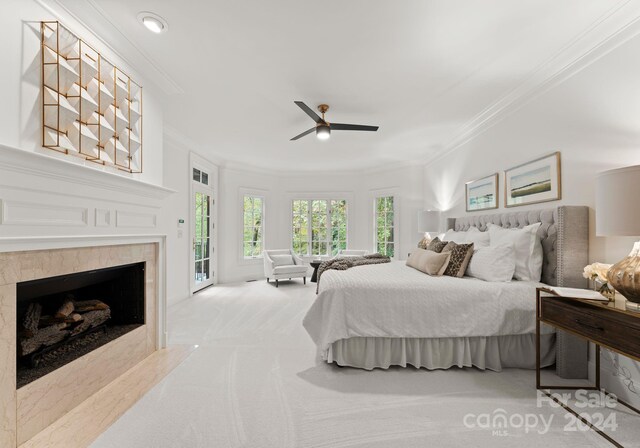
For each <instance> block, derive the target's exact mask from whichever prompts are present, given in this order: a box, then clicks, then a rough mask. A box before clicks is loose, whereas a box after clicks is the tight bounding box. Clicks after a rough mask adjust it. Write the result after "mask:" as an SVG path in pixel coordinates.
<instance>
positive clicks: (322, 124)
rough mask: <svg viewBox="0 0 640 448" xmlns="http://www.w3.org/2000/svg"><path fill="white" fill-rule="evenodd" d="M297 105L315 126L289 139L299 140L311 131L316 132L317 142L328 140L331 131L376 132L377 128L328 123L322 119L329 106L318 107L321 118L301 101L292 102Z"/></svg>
mask: <svg viewBox="0 0 640 448" xmlns="http://www.w3.org/2000/svg"><path fill="white" fill-rule="evenodd" d="M294 103H296V104H297V105H298V107H299V108H300V109H302V110H303V111H304V112H305V113H306V114H307V115H309V116H310V117H311V119H312V120H313V121H315V122H316V125H315V126H314V127H312V128H311V129H308V130H306V131H304V132H303V133H302V134H298V135H296V136H295V137H293V138H292V139H291V141H293V140H298V139H299V138H302V137H304V136H305V135H307V134H311V133H312V132H313V131H316V137H317V138H318V139H319V140H328V139H329V137H330V136H331V131H332V130H334V131H374V132H375V131H377V130H378V126H365V125H362V124H344V123H329V122H328V121H327V120H325V119H324V114H325V112H326V111H328V110H329V105H327V104H321V105H319V106H318V111H320V113H321V114H322V118H320V117H319V116H318V114H317V113H315V112H314V111H312V110H311V108H310V107H309V106H307V105H306V104H304V103H303V102H302V101H294Z"/></svg>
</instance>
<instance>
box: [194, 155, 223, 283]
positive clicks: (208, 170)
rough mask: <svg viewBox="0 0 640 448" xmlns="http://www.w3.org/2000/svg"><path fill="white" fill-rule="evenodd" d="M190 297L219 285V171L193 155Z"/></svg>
mask: <svg viewBox="0 0 640 448" xmlns="http://www.w3.org/2000/svg"><path fill="white" fill-rule="evenodd" d="M191 173H192V174H191V175H192V180H191V198H190V202H191V204H190V210H191V219H190V221H191V226H190V227H191V229H190V234H191V261H190V265H191V266H190V269H189V271H190V273H191V293H194V292H196V291H199V290H201V289H203V288H206V287H207V286H210V285H212V284H214V283H217V281H216V280H217V278H216V265H217V263H216V237H215V236H216V225H215V223H216V218H217V216H216V210H217V208H216V198H215V194H216V189H217V186H216V180H217V177H218V176H217V167H215V166H214V165H210V164H208V163H207V162H206V161H205V160H204V159H202V158H200V157H199V156H197V155H195V154H194V153H192V157H191Z"/></svg>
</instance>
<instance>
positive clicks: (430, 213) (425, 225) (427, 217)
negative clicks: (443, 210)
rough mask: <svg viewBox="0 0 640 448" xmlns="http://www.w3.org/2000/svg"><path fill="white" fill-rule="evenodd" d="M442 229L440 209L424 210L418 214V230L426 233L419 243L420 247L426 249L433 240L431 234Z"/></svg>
mask: <svg viewBox="0 0 640 448" xmlns="http://www.w3.org/2000/svg"><path fill="white" fill-rule="evenodd" d="M439 230H440V212H439V211H438V210H424V211H421V212H420V213H419V214H418V231H419V232H420V233H424V237H423V238H422V240H421V241H420V242H419V243H418V247H419V248H421V249H426V248H427V245H428V244H429V242H430V241H431V234H432V233H438V231H439Z"/></svg>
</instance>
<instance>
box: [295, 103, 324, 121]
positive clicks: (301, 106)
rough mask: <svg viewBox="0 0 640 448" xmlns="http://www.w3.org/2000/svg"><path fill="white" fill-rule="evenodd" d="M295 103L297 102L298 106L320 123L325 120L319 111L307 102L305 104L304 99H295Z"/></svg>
mask: <svg viewBox="0 0 640 448" xmlns="http://www.w3.org/2000/svg"><path fill="white" fill-rule="evenodd" d="M294 103H296V104H297V105H298V107H299V108H300V109H302V110H303V111H304V113H305V114H307V115H309V116H310V117H311V119H312V120H313V121H315V122H316V123H318V124H319V123H324V120H323V119H322V118H320V116H319V115H318V114H317V113H315V112H314V111H312V110H311V108H310V107H309V106H307V105H306V104H304V103H303V102H302V101H294Z"/></svg>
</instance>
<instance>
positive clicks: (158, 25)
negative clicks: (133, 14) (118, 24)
mask: <svg viewBox="0 0 640 448" xmlns="http://www.w3.org/2000/svg"><path fill="white" fill-rule="evenodd" d="M138 22H140V23H141V24H143V25H144V26H145V28H146V29H148V30H149V31H151V32H153V33H156V34H160V33H164V32H166V31H167V30H168V29H169V24H167V21H166V20H164V19H163V18H162V17H160V16H159V15H158V14H154V13H152V12H149V11H142V12H140V13H138Z"/></svg>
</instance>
